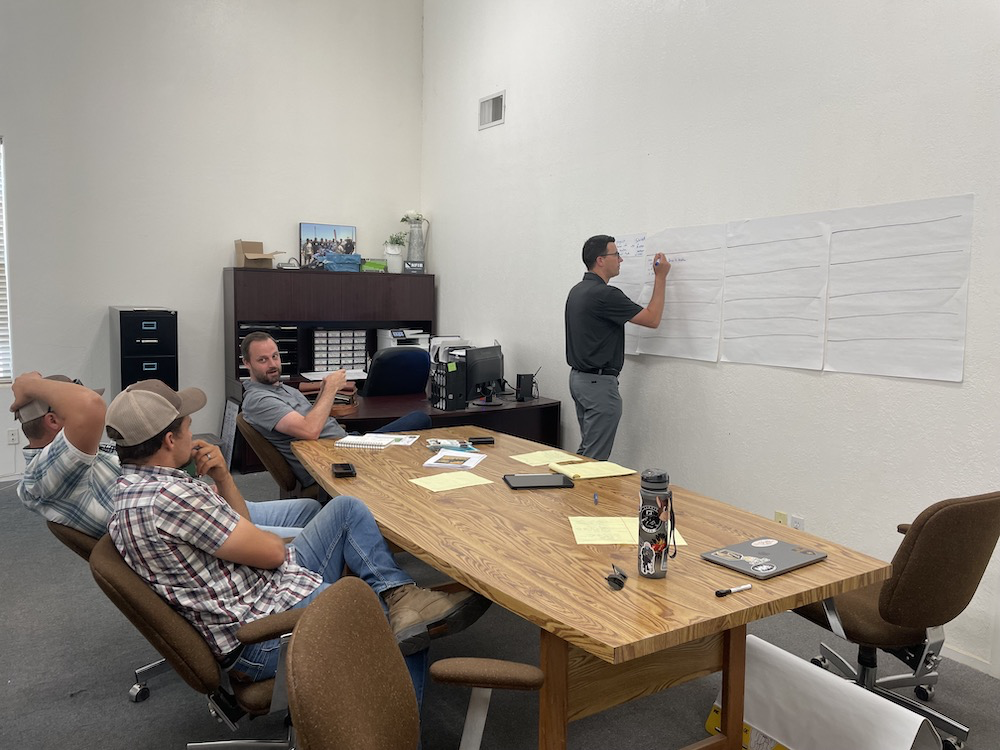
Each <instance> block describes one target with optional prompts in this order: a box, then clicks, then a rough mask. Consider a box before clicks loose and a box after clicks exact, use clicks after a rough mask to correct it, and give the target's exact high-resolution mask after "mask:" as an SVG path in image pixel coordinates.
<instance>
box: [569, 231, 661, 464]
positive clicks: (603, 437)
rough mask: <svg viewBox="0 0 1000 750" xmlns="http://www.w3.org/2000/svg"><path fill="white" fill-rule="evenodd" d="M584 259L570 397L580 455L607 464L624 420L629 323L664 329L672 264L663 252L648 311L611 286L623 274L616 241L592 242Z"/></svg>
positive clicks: (574, 308)
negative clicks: (622, 386)
mask: <svg viewBox="0 0 1000 750" xmlns="http://www.w3.org/2000/svg"><path fill="white" fill-rule="evenodd" d="M582 255H583V264H584V265H585V266H586V267H587V272H586V273H585V274H584V275H583V280H582V281H580V282H579V283H578V284H577V285H576V286H574V287H573V288H572V289H571V290H570V292H569V296H568V297H567V299H566V313H565V317H566V363H567V364H568V365H569V366H570V368H571V370H570V374H569V392H570V395H571V396H572V397H573V402H574V403H575V404H576V418H577V421H578V422H579V423H580V447H579V448H578V449H577V451H576V452H577V453H579V454H580V455H582V456H589V457H590V458H596V459H600V460H604V459H606V458H607V457H608V456H610V455H611V448H612V447H613V446H614V443H615V434H616V432H617V431H618V422H619V420H620V419H621V416H622V397H621V394H619V392H618V375H619V373H620V372H621V369H622V366H623V365H624V364H625V323H635V324H636V325H639V326H644V327H646V328H656V327H657V326H659V325H660V319H661V318H662V317H663V297H664V293H665V289H666V283H667V274H668V273H669V272H670V264H669V263H668V262H667V259H666V257H665V256H664V255H663V253H657V254H656V255H655V256H654V257H653V295H652V297H650V300H649V304H648V305H646V307H643V306H642V305H639V304H637V303H635V302H633V301H632V300H630V299H629V298H628V297H626V296H625V293H624V292H623V291H622V290H621V289H618V288H617V287H613V286H609V285H608V282H609V281H611V279H613V278H614V277H615V276H617V275H618V274H619V273H621V265H622V256H621V254H620V253H619V252H618V246H617V245H616V244H615V238H614V237H611V236H609V235H606V234H598V235H595V236H594V237H591V238H590V239H588V240H587V241H586V242H585V243H584V245H583V253H582ZM638 262H644V260H640V261H638Z"/></svg>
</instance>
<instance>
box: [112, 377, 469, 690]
mask: <svg viewBox="0 0 1000 750" xmlns="http://www.w3.org/2000/svg"><path fill="white" fill-rule="evenodd" d="M204 405H205V394H204V393H202V392H201V391H200V390H199V389H197V388H187V389H184V390H182V391H180V392H179V393H178V392H175V391H174V390H172V389H171V388H170V387H169V386H167V385H166V384H164V383H162V382H161V381H158V380H145V381H142V382H140V383H135V384H134V385H131V386H129V387H128V388H127V389H126V390H125V391H123V392H122V393H120V394H119V395H118V396H117V397H116V398H115V400H114V401H112V402H111V405H110V407H108V414H107V432H108V436H109V437H111V438H112V439H113V440H114V441H115V443H116V444H117V446H118V454H119V456H120V457H121V460H122V476H121V477H120V478H119V479H118V483H117V487H116V489H115V492H114V499H115V507H114V511H113V513H112V515H111V520H110V522H109V524H108V531H109V532H110V534H111V538H112V540H113V541H114V543H115V546H116V547H117V548H118V551H119V552H120V553H121V555H122V557H123V558H124V559H125V562H126V563H128V565H129V566H130V567H131V568H132V569H133V570H134V571H135V572H136V573H138V574H139V576H140V577H141V578H143V580H145V581H147V582H148V583H149V584H150V586H152V588H153V589H154V590H155V591H156V592H157V593H158V594H160V596H162V597H163V598H164V599H166V600H167V601H168V602H169V603H170V604H171V605H172V606H173V607H174V608H175V609H176V610H178V611H179V612H180V613H181V614H182V615H183V616H184V617H185V618H186V619H187V620H188V621H189V622H191V624H192V625H194V626H195V628H196V629H197V630H198V631H199V632H200V633H201V634H202V635H203V636H204V637H205V639H206V641H207V642H208V643H209V645H210V646H211V648H212V650H213V652H214V653H215V655H216V658H217V659H218V660H219V661H220V663H221V664H222V665H223V666H224V667H225V668H227V669H229V670H230V671H231V673H232V675H233V676H234V678H235V679H243V680H248V681H251V682H256V681H258V680H262V679H266V678H268V677H271V676H273V675H274V673H275V669H276V667H277V656H278V651H277V641H269V642H267V643H263V644H248V645H246V646H242V645H241V644H240V642H239V640H238V639H237V638H236V631H237V630H238V629H239V627H240V626H241V625H243V624H245V623H247V622H250V621H252V620H256V619H258V618H260V617H264V616H265V615H269V614H272V613H275V612H283V611H286V610H288V609H292V608H296V607H304V606H306V605H307V604H309V602H311V601H312V600H313V599H314V598H315V597H316V596H318V595H319V593H320V592H321V591H322V590H323V589H324V588H326V587H327V586H328V585H329V584H330V583H332V582H334V581H336V580H337V579H338V578H340V576H341V574H342V573H343V570H344V566H345V564H346V565H347V566H348V567H349V568H350V569H351V570H352V571H353V572H354V573H355V574H356V575H358V576H359V577H360V578H361V579H362V580H364V581H365V582H366V583H368V584H369V585H370V586H371V587H372V589H373V590H374V591H375V593H377V594H379V595H380V597H381V598H382V601H383V603H384V607H385V609H386V611H387V613H388V617H389V622H390V625H391V626H392V629H393V632H394V633H395V635H396V639H397V640H398V641H399V644H400V648H401V650H402V652H403V655H404V656H408V657H409V656H410V655H417V654H418V652H422V651H423V650H424V649H425V648H426V647H427V645H428V642H429V640H430V638H431V635H430V632H429V631H430V629H431V626H434V627H433V629H434V634H435V636H436V635H439V634H441V635H444V634H448V633H454V632H457V631H459V630H461V629H463V628H465V627H467V626H468V625H470V624H472V623H473V622H474V621H475V620H476V619H478V618H479V616H480V615H481V614H482V613H483V612H484V611H485V610H486V608H487V607H488V606H489V601H488V600H486V599H484V598H483V597H481V596H479V595H478V594H475V593H473V592H470V591H465V592H459V593H451V594H446V593H441V592H437V591H427V590H424V589H420V588H417V587H416V586H415V585H413V581H412V579H411V578H410V577H409V576H407V575H406V574H405V573H404V572H403V571H402V570H400V569H399V567H398V566H397V565H396V563H395V560H393V557H392V554H391V553H390V551H389V548H388V546H387V545H386V543H385V540H384V539H383V538H382V535H381V533H380V532H379V529H378V526H377V525H376V523H375V519H374V517H373V516H372V514H371V511H369V510H368V508H367V507H366V506H365V504H364V503H363V502H362V501H361V500H359V499H358V498H356V497H348V496H343V495H342V496H340V497H336V498H334V499H332V500H331V501H330V502H329V503H327V504H326V505H325V506H324V507H323V509H322V510H321V511H320V512H319V513H318V514H317V515H316V517H315V518H314V519H313V520H312V521H311V522H310V523H309V524H308V525H307V526H306V527H305V528H304V529H303V530H302V533H301V534H300V535H299V536H298V537H297V538H296V539H295V541H294V543H293V544H291V545H289V546H287V547H286V546H285V544H284V542H283V541H282V539H281V537H279V536H276V535H274V534H271V533H269V532H267V531H263V530H261V529H259V528H257V527H256V526H254V524H253V523H252V522H251V521H250V519H249V518H248V517H247V513H246V506H245V503H244V502H243V498H242V496H241V495H240V492H239V490H238V489H237V488H236V485H235V484H234V483H233V479H232V476H230V474H229V471H228V470H227V469H226V465H225V463H224V462H223V461H222V460H221V459H220V458H219V457H218V451H210V452H209V453H205V452H203V451H200V450H198V449H197V446H196V445H194V444H193V442H192V438H191V417H190V415H191V414H192V413H193V412H195V411H197V410H198V409H200V408H201V407H202V406H204ZM192 455H193V457H194V460H195V463H196V466H197V471H198V474H199V475H202V476H203V475H208V476H209V477H211V478H212V479H213V480H214V481H215V489H212V488H211V487H210V486H209V485H208V484H206V483H205V482H203V481H201V480H199V479H194V478H192V477H191V476H189V475H188V474H187V473H186V472H184V471H182V470H181V469H180V467H182V466H184V465H186V464H187V463H188V462H189V461H190V459H191V458H192ZM439 626H440V627H439ZM423 656H424V655H423V654H422V653H421V654H419V657H420V658H419V659H414V660H410V659H408V663H409V665H410V668H411V675H412V676H413V677H414V683H415V687H416V689H417V694H418V696H419V694H420V688H421V684H422V674H421V673H422V665H423V663H424V660H423Z"/></svg>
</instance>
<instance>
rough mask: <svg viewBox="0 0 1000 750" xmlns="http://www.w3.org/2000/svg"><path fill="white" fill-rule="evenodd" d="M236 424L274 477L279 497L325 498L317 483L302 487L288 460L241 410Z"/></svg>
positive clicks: (323, 499)
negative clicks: (247, 419)
mask: <svg viewBox="0 0 1000 750" xmlns="http://www.w3.org/2000/svg"><path fill="white" fill-rule="evenodd" d="M236 426H237V427H239V429H240V434H242V435H243V439H244V440H246V441H247V443H248V444H249V445H250V447H251V448H252V449H253V452H254V453H256V454H257V457H258V458H259V459H260V460H261V462H263V464H264V468H266V469H267V471H268V473H269V474H270V475H271V476H272V477H274V481H275V482H277V484H278V495H279V497H281V498H289V497H311V498H313V499H315V500H319V501H320V502H323V501H325V500H327V499H328V498H327V496H326V493H325V492H324V491H323V488H322V487H320V486H319V485H318V484H312V485H310V486H309V487H303V486H302V484H301V483H300V482H299V480H298V479H297V478H296V476H295V472H294V471H292V467H291V466H289V465H288V460H287V459H286V458H285V457H284V456H282V455H281V453H279V452H278V449H277V448H275V447H274V446H273V445H271V442H270V441H269V440H268V439H267V438H266V437H264V436H263V435H261V434H260V433H259V432H258V431H257V430H256V429H255V428H254V427H253V425H251V424H250V423H249V422H247V421H246V419H245V418H244V417H243V412H240V413H239V414H238V415H237V416H236Z"/></svg>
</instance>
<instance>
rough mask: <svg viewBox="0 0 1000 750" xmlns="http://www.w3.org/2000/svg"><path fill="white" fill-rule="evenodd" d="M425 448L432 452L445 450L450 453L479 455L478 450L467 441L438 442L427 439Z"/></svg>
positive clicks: (433, 439) (437, 440)
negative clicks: (459, 452)
mask: <svg viewBox="0 0 1000 750" xmlns="http://www.w3.org/2000/svg"><path fill="white" fill-rule="evenodd" d="M427 447H428V448H430V449H431V450H432V451H439V450H441V449H442V448H447V449H448V450H450V451H465V452H466V453H479V449H478V448H477V447H476V446H474V445H473V444H472V443H470V442H469V441H468V440H439V439H435V438H428V440H427Z"/></svg>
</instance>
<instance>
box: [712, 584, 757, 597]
mask: <svg viewBox="0 0 1000 750" xmlns="http://www.w3.org/2000/svg"><path fill="white" fill-rule="evenodd" d="M751 588H753V585H752V584H749V583H744V584H743V585H742V586H734V587H733V588H731V589H719V590H718V591H716V592H715V595H716V596H729V595H730V594H735V593H737V592H739V591H749V590H750V589H751Z"/></svg>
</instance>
